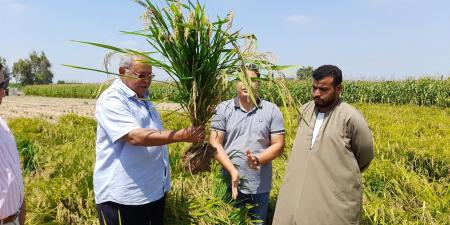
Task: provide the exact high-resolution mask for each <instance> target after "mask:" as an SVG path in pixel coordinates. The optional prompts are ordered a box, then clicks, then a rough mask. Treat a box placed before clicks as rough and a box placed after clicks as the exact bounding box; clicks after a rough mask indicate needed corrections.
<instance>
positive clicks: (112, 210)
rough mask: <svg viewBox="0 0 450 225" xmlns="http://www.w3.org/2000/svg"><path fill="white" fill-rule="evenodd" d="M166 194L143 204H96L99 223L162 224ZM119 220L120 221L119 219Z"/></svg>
mask: <svg viewBox="0 0 450 225" xmlns="http://www.w3.org/2000/svg"><path fill="white" fill-rule="evenodd" d="M165 202H166V196H165V195H164V197H162V198H161V199H159V200H157V201H154V202H151V203H148V204H145V205H122V204H118V203H115V202H104V203H100V204H97V213H98V218H99V220H100V225H150V224H151V225H163V224H164V222H163V215H164V205H165ZM119 220H120V221H119Z"/></svg>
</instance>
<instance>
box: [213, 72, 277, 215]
mask: <svg viewBox="0 0 450 225" xmlns="http://www.w3.org/2000/svg"><path fill="white" fill-rule="evenodd" d="M246 75H247V76H248V77H249V78H250V79H251V80H252V84H251V86H252V91H253V93H254V94H255V95H256V100H257V101H256V105H255V104H254V103H253V101H252V100H251V99H250V96H249V93H248V91H247V89H246V87H245V85H244V84H243V82H238V83H237V93H238V96H237V97H236V98H234V99H231V100H228V101H225V102H222V103H221V104H220V105H219V106H218V107H217V110H216V113H215V115H214V117H213V119H212V123H211V137H210V143H211V145H212V146H214V147H215V148H217V152H216V153H215V158H216V160H217V161H218V162H219V163H220V164H222V166H223V169H224V170H223V172H224V174H228V175H229V176H230V177H231V182H230V191H231V195H232V197H233V199H236V200H238V203H239V204H238V206H244V204H251V205H252V206H253V207H252V208H251V209H250V210H249V212H250V216H251V218H252V219H253V220H254V221H255V222H256V221H257V223H258V224H267V208H268V202H269V194H270V190H271V188H272V163H271V162H272V160H273V159H275V158H276V157H278V156H279V155H281V154H282V153H283V149H284V132H285V131H284V125H283V117H282V115H281V112H280V110H279V109H278V107H277V106H276V105H275V104H273V103H271V102H268V101H265V100H262V99H260V98H258V97H257V94H258V88H259V82H258V80H257V78H259V76H260V74H259V71H258V69H257V67H256V66H255V65H250V66H248V67H247V71H246ZM240 178H243V179H241V181H240Z"/></svg>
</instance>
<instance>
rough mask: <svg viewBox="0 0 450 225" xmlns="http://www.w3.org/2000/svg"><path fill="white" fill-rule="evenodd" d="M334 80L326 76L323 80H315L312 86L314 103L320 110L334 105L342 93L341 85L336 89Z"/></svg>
mask: <svg viewBox="0 0 450 225" xmlns="http://www.w3.org/2000/svg"><path fill="white" fill-rule="evenodd" d="M333 80H334V78H333V77H331V76H326V77H324V78H322V79H321V80H314V79H313V84H312V94H313V99H314V103H315V104H316V106H317V107H319V108H326V107H328V106H330V105H331V104H333V103H334V102H335V101H336V99H337V98H338V97H339V94H340V93H341V90H342V87H341V85H340V84H339V85H337V86H336V87H334V85H333Z"/></svg>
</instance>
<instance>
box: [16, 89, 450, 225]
mask: <svg viewBox="0 0 450 225" xmlns="http://www.w3.org/2000/svg"><path fill="white" fill-rule="evenodd" d="M447 88H448V87H447ZM354 105H355V106H356V107H357V108H358V109H359V110H360V111H362V112H363V113H364V115H365V117H366V118H367V120H368V122H369V126H370V128H371V130H372V132H373V135H374V139H375V159H374V161H373V162H372V165H371V166H370V167H369V169H368V170H367V171H366V172H365V173H364V174H363V186H364V206H363V215H362V223H361V224H408V225H409V224H427V225H428V224H436V225H438V224H439V225H441V224H444V225H445V224H450V187H449V184H450V135H449V134H450V123H449V121H450V109H449V108H448V107H443V108H442V107H436V106H433V107H426V106H417V105H404V106H398V105H391V104H361V103H357V104H354ZM286 111H289V110H286ZM285 116H286V114H285ZM162 117H163V120H164V124H165V127H166V128H168V129H177V128H181V127H184V126H186V125H188V124H189V122H188V120H187V119H185V118H184V117H181V116H180V115H178V114H173V113H172V114H170V113H163V115H162ZM286 118H288V117H286ZM295 120H296V118H292V117H291V121H286V124H287V139H286V140H287V146H286V150H285V153H284V154H283V155H282V156H281V157H280V158H278V159H276V160H275V161H274V189H273V190H272V193H271V203H270V211H271V212H273V207H274V205H275V202H276V197H277V193H278V190H279V187H280V185H281V181H282V178H283V175H284V169H285V166H286V163H287V159H288V157H289V154H290V151H291V146H292V142H293V138H294V136H295V132H296V125H295V124H296V123H295ZM8 124H9V126H10V127H11V130H12V131H13V133H14V135H15V137H16V139H17V143H18V148H19V150H20V154H21V160H22V163H23V171H24V179H25V188H26V189H25V191H26V196H27V209H28V213H27V224H31V225H35V224H36V225H37V224H39V225H41V224H53V225H67V224H86V225H87V224H89V225H91V224H98V222H97V215H96V210H95V204H94V196H93V190H92V171H93V166H94V160H95V129H96V122H95V120H93V119H91V118H87V117H82V116H78V115H75V114H70V115H66V116H62V117H61V118H60V119H59V121H58V122H56V123H55V122H49V121H47V120H42V119H30V118H18V119H10V120H8ZM187 146H188V145H187V144H172V145H170V146H169V148H170V163H171V168H172V189H171V191H170V192H169V196H168V200H167V206H166V214H165V220H166V223H167V224H250V222H249V221H246V220H245V217H244V216H243V215H244V214H245V212H240V211H239V210H236V209H234V208H233V207H231V206H230V205H229V204H228V202H229V198H227V196H226V195H225V186H224V184H223V182H222V180H221V178H220V176H219V167H218V166H217V164H214V166H213V170H212V172H209V173H203V174H199V175H194V176H192V175H190V174H188V173H186V172H185V171H184V169H183V165H182V162H181V158H182V156H183V153H184V150H185V149H186V147H187Z"/></svg>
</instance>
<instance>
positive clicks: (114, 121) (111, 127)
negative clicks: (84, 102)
mask: <svg viewBox="0 0 450 225" xmlns="http://www.w3.org/2000/svg"><path fill="white" fill-rule="evenodd" d="M96 117H97V122H98V123H99V125H100V127H102V128H103V129H104V132H105V133H106V134H107V135H108V137H109V138H110V139H111V140H112V141H113V142H116V141H117V140H119V139H120V138H122V137H123V136H124V135H126V134H128V133H129V132H130V131H132V130H134V129H137V128H141V127H140V126H139V125H138V123H137V121H136V118H134V117H133V114H132V113H131V110H130V108H129V107H128V104H127V102H126V100H125V99H121V97H119V96H105V97H104V98H103V99H102V100H101V102H99V104H97V109H96Z"/></svg>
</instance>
